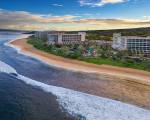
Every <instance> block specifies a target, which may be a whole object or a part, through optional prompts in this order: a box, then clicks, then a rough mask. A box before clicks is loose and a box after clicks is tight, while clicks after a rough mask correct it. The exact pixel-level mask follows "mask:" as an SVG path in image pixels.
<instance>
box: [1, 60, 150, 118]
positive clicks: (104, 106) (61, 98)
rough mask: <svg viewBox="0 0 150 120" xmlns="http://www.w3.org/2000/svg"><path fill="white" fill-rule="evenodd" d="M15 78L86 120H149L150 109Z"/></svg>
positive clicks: (11, 69)
mask: <svg viewBox="0 0 150 120" xmlns="http://www.w3.org/2000/svg"><path fill="white" fill-rule="evenodd" d="M0 65H2V66H3V68H4V69H6V70H4V69H3V70H1V71H3V72H4V71H6V73H12V72H16V71H15V70H14V69H13V68H11V67H10V66H9V65H7V64H5V63H3V62H0ZM17 78H18V79H20V80H22V81H23V82H25V83H26V84H28V85H32V86H35V87H38V88H40V89H42V90H44V91H46V92H49V93H52V94H54V95H56V96H57V100H58V102H59V104H60V105H61V106H62V107H63V108H64V109H66V110H67V111H68V112H69V113H70V114H72V115H81V116H84V117H85V118H86V119H87V120H150V110H145V109H142V108H138V107H136V106H133V105H129V104H125V103H122V102H119V101H115V100H111V99H107V98H102V97H98V96H94V95H89V94H85V93H82V92H77V91H73V90H70V89H66V88H61V87H56V86H52V85H47V84H44V83H42V82H38V81H36V80H32V79H30V78H27V77H25V76H22V75H19V74H18V77H17ZM43 99H44V98H43Z"/></svg>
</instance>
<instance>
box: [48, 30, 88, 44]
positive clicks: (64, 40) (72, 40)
mask: <svg viewBox="0 0 150 120" xmlns="http://www.w3.org/2000/svg"><path fill="white" fill-rule="evenodd" d="M85 36H86V33H85V32H78V33H77V34H66V33H64V32H56V33H50V34H48V41H47V43H48V44H49V45H51V44H59V45H62V44H65V45H69V44H80V43H81V42H84V41H85Z"/></svg>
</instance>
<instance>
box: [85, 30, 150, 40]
mask: <svg viewBox="0 0 150 120" xmlns="http://www.w3.org/2000/svg"><path fill="white" fill-rule="evenodd" d="M86 32H87V39H89V40H99V39H104V40H111V39H112V36H113V33H121V34H122V35H125V36H150V27H147V28H133V29H114V30H91V31H86Z"/></svg>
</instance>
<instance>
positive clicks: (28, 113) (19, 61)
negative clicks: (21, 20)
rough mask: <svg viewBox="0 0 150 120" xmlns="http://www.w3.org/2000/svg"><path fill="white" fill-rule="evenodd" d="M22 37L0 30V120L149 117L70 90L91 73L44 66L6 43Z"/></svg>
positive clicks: (130, 107)
mask: <svg viewBox="0 0 150 120" xmlns="http://www.w3.org/2000/svg"><path fill="white" fill-rule="evenodd" d="M25 36H26V35H23V34H12V33H7V34H6V33H0V120H150V111H149V110H145V109H142V108H139V107H136V106H133V105H128V104H126V103H122V102H119V101H116V100H111V99H107V98H103V97H98V96H94V95H90V94H86V93H83V92H81V91H80V92H79V91H74V90H73V89H71V88H73V86H75V83H73V81H75V80H78V81H80V82H81V83H84V81H86V80H88V79H91V78H93V75H92V74H91V75H87V74H85V73H78V72H73V71H68V70H64V69H60V68H55V67H52V66H48V65H47V64H45V63H43V62H41V61H39V60H36V59H34V58H32V57H29V56H25V55H23V54H19V53H18V52H17V51H16V50H15V49H13V48H11V47H9V46H8V45H7V44H6V43H7V42H8V41H10V40H13V39H18V38H23V37H25ZM91 76H92V77H91ZM94 76H95V75H94ZM66 81H67V82H66ZM69 81H70V83H69Z"/></svg>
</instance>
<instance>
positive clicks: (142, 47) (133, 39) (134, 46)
mask: <svg viewBox="0 0 150 120" xmlns="http://www.w3.org/2000/svg"><path fill="white" fill-rule="evenodd" d="M112 47H113V48H114V49H117V50H128V51H131V52H134V53H144V54H150V37H138V36H121V34H120V33H114V34H113V44H112Z"/></svg>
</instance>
